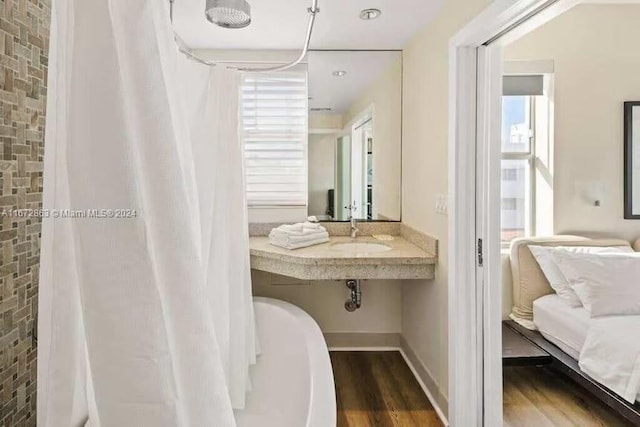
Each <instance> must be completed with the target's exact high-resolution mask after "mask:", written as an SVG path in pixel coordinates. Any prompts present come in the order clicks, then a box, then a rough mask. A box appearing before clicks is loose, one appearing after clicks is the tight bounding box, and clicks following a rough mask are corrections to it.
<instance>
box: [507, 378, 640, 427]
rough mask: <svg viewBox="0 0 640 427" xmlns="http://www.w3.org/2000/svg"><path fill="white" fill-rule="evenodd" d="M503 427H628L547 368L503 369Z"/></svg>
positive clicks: (593, 399)
mask: <svg viewBox="0 0 640 427" xmlns="http://www.w3.org/2000/svg"><path fill="white" fill-rule="evenodd" d="M504 426H505V427H547V426H549V427H551V426H576V427H591V426H607V427H618V426H620V427H627V426H631V424H630V423H628V422H626V421H625V420H624V419H623V418H620V417H619V416H618V415H616V414H615V413H613V412H611V410H609V409H608V408H607V407H606V406H605V405H603V404H602V403H600V402H598V401H597V400H596V399H595V398H594V397H592V396H591V395H590V394H588V393H587V392H585V391H583V390H581V389H580V388H579V387H578V386H576V385H574V384H573V383H572V382H571V381H569V380H567V379H565V378H563V377H562V376H559V375H558V374H557V373H555V372H554V371H552V370H550V369H549V368H538V367H510V368H504Z"/></svg>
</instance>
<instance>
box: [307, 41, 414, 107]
mask: <svg viewBox="0 0 640 427" xmlns="http://www.w3.org/2000/svg"><path fill="white" fill-rule="evenodd" d="M401 59H402V52H399V51H387V52H372V51H369V52H340V51H328V52H327V51H321V52H309V57H308V61H309V97H310V99H309V108H312V109H313V108H331V111H328V112H324V114H344V113H346V111H347V109H348V108H349V107H350V106H351V105H352V104H353V103H354V102H355V101H356V100H357V99H359V98H360V97H361V96H362V94H363V92H364V91H365V90H366V89H367V88H369V87H370V86H371V85H372V84H373V82H374V81H375V80H376V79H377V78H378V77H379V76H380V75H381V74H382V73H383V72H385V71H387V70H388V69H389V67H390V66H391V64H392V63H393V61H401ZM339 70H340V71H346V72H347V74H345V75H344V76H342V77H336V76H334V75H333V72H334V71H339ZM401 84H402V83H401V82H400V80H398V90H401Z"/></svg>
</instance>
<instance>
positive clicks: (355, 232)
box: [345, 200, 360, 239]
mask: <svg viewBox="0 0 640 427" xmlns="http://www.w3.org/2000/svg"><path fill="white" fill-rule="evenodd" d="M345 209H349V212H351V215H350V216H349V221H351V238H352V239H355V238H356V237H358V232H360V230H358V220H356V216H355V213H356V211H357V210H358V208H357V206H356V202H355V200H354V201H353V204H352V205H350V206H345Z"/></svg>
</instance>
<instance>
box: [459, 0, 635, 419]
mask: <svg viewBox="0 0 640 427" xmlns="http://www.w3.org/2000/svg"><path fill="white" fill-rule="evenodd" d="M624 1H625V0H600V1H598V2H599V3H621V2H624ZM582 2H583V0H517V1H515V2H514V1H513V0H496V1H494V2H493V3H492V4H490V5H489V7H488V8H487V9H485V11H484V12H482V13H481V14H480V15H478V16H477V17H476V18H475V19H473V20H472V21H471V22H469V23H468V24H467V25H466V26H465V27H464V28H462V29H461V30H460V31H459V32H458V33H457V34H456V35H455V36H454V37H453V38H452V39H451V41H450V43H449V202H450V205H449V211H450V217H449V241H450V242H449V243H450V245H449V260H450V265H449V319H448V320H449V423H450V425H451V426H454V427H467V426H469V427H475V426H492V427H493V426H500V425H502V422H503V415H502V319H501V307H502V284H501V283H502V281H501V268H500V260H501V257H500V192H499V188H500V168H499V164H500V163H499V162H500V134H501V129H500V128H501V107H500V106H501V102H502V50H503V46H504V45H506V44H508V43H510V42H512V41H514V40H516V39H518V38H520V37H521V36H522V35H524V34H526V33H528V32H530V31H532V30H533V29H535V28H537V27H539V26H541V25H544V24H545V23H546V22H548V21H550V20H551V19H554V18H555V17H557V16H559V15H561V14H562V13H564V12H565V11H567V10H569V9H571V8H572V7H574V6H576V5H577V4H579V3H582ZM591 2H592V3H593V1H591ZM505 32H506V33H505ZM497 36H500V37H499V38H496V37H497ZM487 42H490V43H487ZM496 190H498V191H496ZM479 239H481V240H482V242H483V244H482V248H479V245H478V242H479ZM481 258H482V261H483V262H482V265H481V264H480V259H481Z"/></svg>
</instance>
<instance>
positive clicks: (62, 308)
mask: <svg viewBox="0 0 640 427" xmlns="http://www.w3.org/2000/svg"><path fill="white" fill-rule="evenodd" d="M165 3H166V2H158V1H157V0H129V1H126V2H123V1H121V0H109V1H101V2H88V1H86V0H58V1H56V2H54V4H53V8H54V11H53V22H52V36H51V55H50V57H51V62H50V68H49V99H48V106H47V129H46V137H45V174H44V182H45V184H44V185H45V190H44V208H45V212H50V213H51V215H50V216H49V217H45V218H44V220H43V236H42V251H41V271H40V288H39V289H40V300H39V310H40V311H39V313H40V314H39V325H38V330H39V349H38V351H39V358H38V413H37V416H38V425H39V426H40V425H41V426H64V427H68V426H79V425H84V424H85V422H86V421H87V420H88V423H87V425H91V426H102V427H110V426H128V425H131V426H133V425H136V426H137V425H150V426H154V427H156V426H158V427H162V426H212V425H214V426H220V427H225V426H234V425H235V421H234V418H233V409H234V408H242V407H243V406H244V401H245V394H246V391H247V388H248V385H249V375H248V372H249V365H251V364H252V363H255V360H256V341H255V325H254V317H253V305H252V301H251V283H250V270H249V258H248V256H249V255H248V233H247V215H246V203H245V198H244V184H243V172H242V170H243V168H242V148H241V146H240V142H239V139H238V131H237V130H238V123H237V122H238V114H237V108H238V91H239V90H238V81H237V80H238V77H237V75H236V74H235V73H234V72H232V71H229V70H222V69H215V70H212V69H209V68H207V67H203V66H200V65H196V64H192V63H188V62H187V60H186V59H184V58H183V57H182V56H181V55H179V54H178V52H177V50H176V48H175V45H174V42H173V33H172V30H171V26H170V22H169V18H168V10H167V4H165ZM63 209H70V210H73V211H74V212H81V213H85V214H86V213H87V212H94V215H91V214H89V216H91V217H85V218H79V217H77V215H74V216H76V217H75V218H60V217H57V218H56V217H54V216H57V215H56V214H54V212H59V210H63ZM96 209H97V210H104V211H98V215H99V216H101V217H96V215H95V211H93V210H96ZM117 209H124V210H130V211H133V212H116V211H115V210H117ZM56 210H58V211H56ZM110 210H113V211H110ZM116 213H120V214H123V215H120V217H113V214H116ZM134 213H135V214H134ZM102 215H104V217H102Z"/></svg>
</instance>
